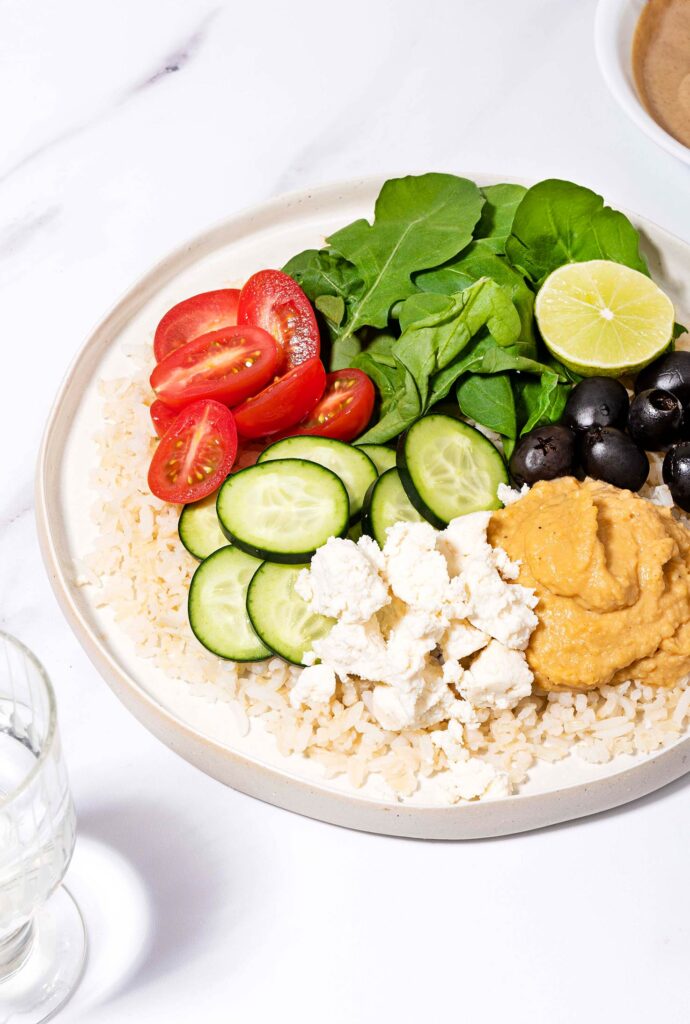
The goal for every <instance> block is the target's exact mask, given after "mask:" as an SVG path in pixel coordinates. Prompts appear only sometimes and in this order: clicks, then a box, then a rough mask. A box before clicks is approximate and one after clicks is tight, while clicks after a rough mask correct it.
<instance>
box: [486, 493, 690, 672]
mask: <svg viewBox="0 0 690 1024" xmlns="http://www.w3.org/2000/svg"><path fill="white" fill-rule="evenodd" d="M489 540H490V541H491V543H492V544H493V545H494V546H496V547H501V548H504V549H505V551H507V553H508V555H509V557H510V558H511V559H512V560H513V561H519V562H520V576H519V581H520V583H522V584H523V585H524V586H525V587H533V588H534V590H535V591H536V594H537V596H538V598H539V603H538V605H537V607H536V612H537V615H538V617H539V624H538V626H537V627H536V629H535V630H534V632H533V633H532V636H531V639H530V644H529V647H528V649H527V652H526V653H527V660H528V662H529V665H530V668H531V669H532V671H533V672H534V681H535V684H536V685H537V686H538V687H540V688H541V689H543V690H590V689H592V688H594V687H597V686H602V685H605V684H606V683H620V682H624V681H625V680H628V679H634V680H636V681H638V682H642V683H649V684H652V685H654V686H673V685H675V684H676V683H677V682H678V680H679V679H680V678H681V677H682V676H684V675H685V674H687V673H688V672H690V530H687V529H686V528H685V527H684V526H682V525H681V524H680V523H678V522H677V521H676V520H675V519H674V518H673V516H672V514H671V512H670V510H669V509H666V508H659V507H657V506H656V505H652V504H651V503H650V502H648V501H645V500H644V499H642V498H639V497H637V495H635V494H633V493H632V492H630V491H623V490H619V489H618V488H616V487H611V486H610V485H609V484H604V483H600V482H599V481H595V480H585V482H584V483H580V482H578V481H577V480H575V479H573V478H572V477H564V478H562V479H559V480H550V481H542V482H540V483H537V484H535V486H534V487H533V488H532V489H531V491H529V493H528V494H526V495H525V496H524V497H523V498H521V499H520V500H519V501H516V502H515V503H514V504H512V505H509V506H508V507H507V508H504V509H501V510H500V511H499V512H495V513H494V514H493V516H492V519H491V523H490V525H489Z"/></svg>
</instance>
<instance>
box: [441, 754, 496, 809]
mask: <svg viewBox="0 0 690 1024" xmlns="http://www.w3.org/2000/svg"><path fill="white" fill-rule="evenodd" d="M441 783H442V785H443V787H444V789H445V790H446V793H447V795H448V799H449V800H450V801H451V803H457V802H458V800H476V799H478V797H480V796H483V797H490V798H493V799H497V798H500V797H502V796H509V795H510V792H511V786H510V780H509V778H508V775H507V773H506V772H499V771H496V769H495V768H493V767H492V766H491V765H490V764H488V763H487V762H486V761H482V760H481V759H480V758H478V757H472V758H470V759H469V761H456V762H454V763H453V764H452V765H451V766H450V768H449V769H448V771H447V772H444V773H443V775H442V776H441Z"/></svg>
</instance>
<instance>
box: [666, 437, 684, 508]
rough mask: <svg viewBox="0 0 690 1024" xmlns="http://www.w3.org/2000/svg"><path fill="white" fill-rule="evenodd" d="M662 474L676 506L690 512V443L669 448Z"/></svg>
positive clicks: (682, 442) (682, 443)
mask: <svg viewBox="0 0 690 1024" xmlns="http://www.w3.org/2000/svg"><path fill="white" fill-rule="evenodd" d="M662 473H663V477H664V483H665V484H668V487H669V490H670V491H671V496H672V498H673V500H674V501H675V503H676V505H678V506H679V507H680V508H682V509H683V511H685V512H690V441H681V443H680V444H674V445H673V447H672V448H669V450H668V451H667V452H666V456H665V458H664V467H663V470H662Z"/></svg>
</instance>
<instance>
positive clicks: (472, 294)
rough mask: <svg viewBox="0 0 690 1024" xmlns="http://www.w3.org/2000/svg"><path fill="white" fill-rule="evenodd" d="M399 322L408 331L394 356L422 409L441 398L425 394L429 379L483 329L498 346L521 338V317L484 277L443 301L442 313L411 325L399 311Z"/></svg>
mask: <svg viewBox="0 0 690 1024" xmlns="http://www.w3.org/2000/svg"><path fill="white" fill-rule="evenodd" d="M408 301H409V300H408ZM415 302H416V300H415ZM401 321H403V322H405V323H408V326H407V327H406V329H405V330H404V331H403V333H402V335H401V336H400V339H399V340H398V342H397V344H396V345H395V346H394V349H393V352H394V354H395V357H396V359H397V360H398V361H399V362H400V363H402V365H403V366H406V367H407V369H408V370H409V371H410V373H411V374H412V376H413V377H414V379H415V380H416V381H417V387H418V388H419V394H420V398H421V400H422V405H423V406H424V408H427V407H428V405H429V404H433V402H435V401H438V400H439V399H440V398H443V397H445V396H444V395H441V394H437V393H436V391H435V389H434V388H431V389H430V386H429V381H430V378H431V377H433V376H434V374H436V373H438V371H439V370H442V369H444V368H445V367H446V366H448V365H449V363H451V362H453V360H454V359H456V358H457V356H458V355H459V354H460V353H461V352H462V350H463V349H464V348H465V347H466V346H467V345H468V343H469V342H470V340H471V339H472V338H473V337H474V335H475V334H477V332H478V331H479V330H480V329H481V328H482V327H485V326H486V327H487V328H488V330H489V332H490V333H491V336H492V338H493V339H494V340H495V341H496V342H497V344H498V345H512V344H514V343H515V341H516V340H517V338H518V337H519V335H520V317H519V315H518V312H517V310H516V308H515V306H514V305H513V303H512V301H511V298H510V294H509V293H508V292H507V291H506V290H505V289H504V288H502V287H501V286H500V285H498V284H496V282H495V281H492V280H491V279H490V278H488V277H485V278H480V280H479V281H476V282H475V283H474V284H472V285H470V287H469V288H466V289H465V290H464V291H462V292H460V293H459V294H457V295H453V296H448V297H447V299H446V304H445V307H444V308H440V309H439V310H438V311H436V312H434V313H430V314H427V315H426V316H423V317H421V319H419V320H416V321H414V322H412V323H409V322H408V318H407V316H406V312H405V308H404V307H403V312H402V314H401ZM446 393H447V392H446Z"/></svg>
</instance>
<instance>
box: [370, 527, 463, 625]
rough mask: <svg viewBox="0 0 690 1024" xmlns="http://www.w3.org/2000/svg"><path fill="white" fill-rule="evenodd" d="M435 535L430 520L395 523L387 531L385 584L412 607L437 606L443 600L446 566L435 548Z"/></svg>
mask: <svg viewBox="0 0 690 1024" xmlns="http://www.w3.org/2000/svg"><path fill="white" fill-rule="evenodd" d="M437 537H438V533H437V531H436V530H435V529H434V528H433V526H431V524H430V523H396V524H395V526H390V527H389V528H388V530H387V539H386V544H385V546H384V549H383V556H384V558H385V560H386V576H387V577H388V583H389V584H390V588H391V590H392V591H393V593H394V594H395V596H396V597H398V598H400V600H401V601H405V603H406V604H409V605H410V606H411V607H412V608H428V609H437V608H439V607H440V606H441V605H442V604H443V601H444V599H445V595H446V590H447V589H448V583H449V578H448V566H447V564H446V560H445V558H444V557H443V555H442V554H441V552H440V551H437V550H436V538H437Z"/></svg>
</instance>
